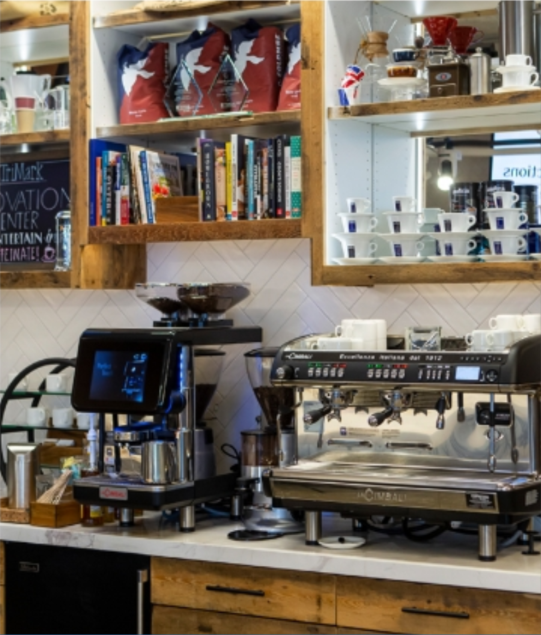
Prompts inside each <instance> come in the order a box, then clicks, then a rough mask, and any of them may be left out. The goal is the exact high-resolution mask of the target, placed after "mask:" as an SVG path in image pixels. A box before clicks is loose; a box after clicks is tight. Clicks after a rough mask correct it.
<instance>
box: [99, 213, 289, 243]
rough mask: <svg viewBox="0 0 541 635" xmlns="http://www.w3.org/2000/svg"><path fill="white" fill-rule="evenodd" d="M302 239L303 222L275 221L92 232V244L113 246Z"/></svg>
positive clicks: (146, 226)
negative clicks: (196, 241) (198, 241)
mask: <svg viewBox="0 0 541 635" xmlns="http://www.w3.org/2000/svg"><path fill="white" fill-rule="evenodd" d="M300 237H301V221H300V220H271V219H269V220H256V221H236V222H222V223H216V222H214V223H212V222H206V223H204V222H196V223H163V224H156V225H126V226H122V227H118V226H116V227H115V226H110V227H90V228H89V230H88V238H89V243H91V244H92V243H93V244H96V243H98V244H110V245H140V244H145V243H170V242H179V241H195V240H200V241H209V240H259V239H274V238H300Z"/></svg>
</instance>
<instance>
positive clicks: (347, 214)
mask: <svg viewBox="0 0 541 635" xmlns="http://www.w3.org/2000/svg"><path fill="white" fill-rule="evenodd" d="M521 211H522V210H521ZM337 216H340V218H360V217H361V216H374V214H372V212H339V213H338V214H337Z"/></svg>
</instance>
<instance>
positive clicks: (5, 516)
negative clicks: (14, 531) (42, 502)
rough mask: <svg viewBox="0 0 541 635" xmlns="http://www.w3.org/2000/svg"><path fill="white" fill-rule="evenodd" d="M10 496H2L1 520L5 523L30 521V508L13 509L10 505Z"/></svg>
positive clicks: (0, 506) (0, 503)
mask: <svg viewBox="0 0 541 635" xmlns="http://www.w3.org/2000/svg"><path fill="white" fill-rule="evenodd" d="M8 500H9V499H8V497H7V496H6V497H5V498H0V522H3V523H26V524H27V523H29V522H30V510H29V509H11V508H9V507H8Z"/></svg>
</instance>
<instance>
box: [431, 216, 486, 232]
mask: <svg viewBox="0 0 541 635" xmlns="http://www.w3.org/2000/svg"><path fill="white" fill-rule="evenodd" d="M476 222H477V218H476V217H475V215H474V214H467V213H462V212H450V213H448V214H439V215H438V223H439V226H440V229H441V231H442V232H443V233H449V232H467V231H468V229H470V227H472V226H473V225H475V223H476Z"/></svg>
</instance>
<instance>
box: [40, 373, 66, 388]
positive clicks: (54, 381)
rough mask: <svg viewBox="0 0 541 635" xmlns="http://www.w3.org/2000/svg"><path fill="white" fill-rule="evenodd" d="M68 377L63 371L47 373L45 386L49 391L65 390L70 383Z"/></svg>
mask: <svg viewBox="0 0 541 635" xmlns="http://www.w3.org/2000/svg"><path fill="white" fill-rule="evenodd" d="M67 380H68V378H67V376H66V375H63V374H62V373H58V374H57V375H47V377H46V378H45V387H46V389H47V392H63V391H64V390H66V388H67V385H68V381H67Z"/></svg>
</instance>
